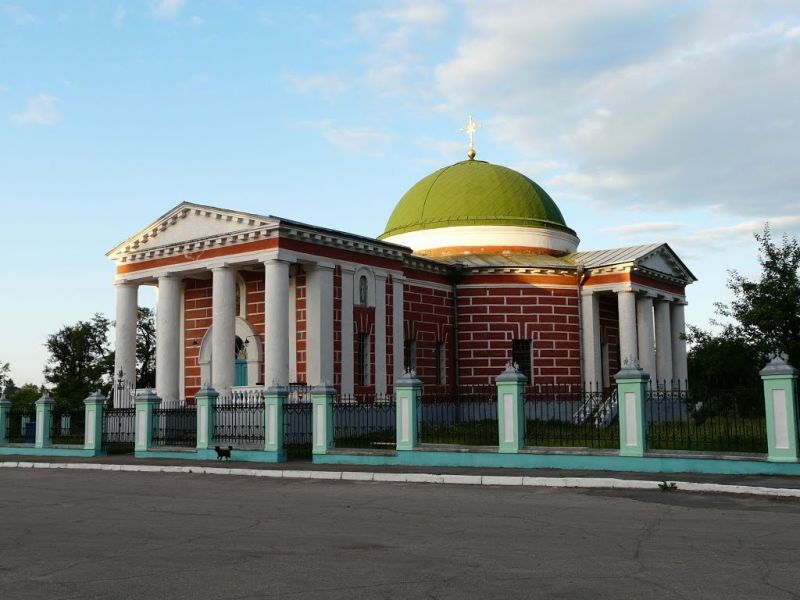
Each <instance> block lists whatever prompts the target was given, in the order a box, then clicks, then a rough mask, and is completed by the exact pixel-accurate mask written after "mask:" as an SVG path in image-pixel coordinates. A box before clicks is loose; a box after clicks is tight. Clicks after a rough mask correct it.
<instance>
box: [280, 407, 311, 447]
mask: <svg viewBox="0 0 800 600" xmlns="http://www.w3.org/2000/svg"><path fill="white" fill-rule="evenodd" d="M312 410H313V405H312V404H311V402H287V403H284V405H283V446H284V449H285V450H286V455H287V457H288V458H290V459H296V458H310V457H311V442H312V437H311V433H312V432H311V421H312V414H313V413H312Z"/></svg>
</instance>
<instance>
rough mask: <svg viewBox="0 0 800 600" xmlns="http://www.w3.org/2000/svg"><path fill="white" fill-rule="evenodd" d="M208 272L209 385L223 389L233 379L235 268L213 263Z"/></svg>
mask: <svg viewBox="0 0 800 600" xmlns="http://www.w3.org/2000/svg"><path fill="white" fill-rule="evenodd" d="M211 272H212V275H213V286H212V300H211V301H212V303H213V306H212V311H211V317H212V326H213V329H212V330H211V386H212V387H213V388H214V389H216V390H217V391H218V392H223V391H226V390H229V389H230V388H232V387H233V385H234V383H235V382H236V374H235V371H234V360H235V356H234V353H235V350H236V272H235V271H234V270H233V269H232V268H231V267H215V268H213V269H212V270H211Z"/></svg>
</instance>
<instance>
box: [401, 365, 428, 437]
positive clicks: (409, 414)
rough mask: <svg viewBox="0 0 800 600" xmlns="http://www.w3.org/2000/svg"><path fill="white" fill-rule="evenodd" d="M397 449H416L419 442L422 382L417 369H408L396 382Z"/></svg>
mask: <svg viewBox="0 0 800 600" xmlns="http://www.w3.org/2000/svg"><path fill="white" fill-rule="evenodd" d="M394 396H395V411H396V417H395V428H396V430H397V441H396V444H397V449H398V450H414V449H415V448H416V446H417V444H418V443H419V422H420V417H421V415H420V410H419V409H420V407H419V402H420V398H421V397H422V382H421V381H420V380H419V379H417V374H416V372H415V371H413V370H412V371H406V372H405V373H404V374H403V376H402V377H400V378H399V379H398V380H397V381H396V382H395V384H394Z"/></svg>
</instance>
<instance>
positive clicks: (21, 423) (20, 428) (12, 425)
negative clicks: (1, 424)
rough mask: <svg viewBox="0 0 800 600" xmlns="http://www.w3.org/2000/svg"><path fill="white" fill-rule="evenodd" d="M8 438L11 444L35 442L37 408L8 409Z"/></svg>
mask: <svg viewBox="0 0 800 600" xmlns="http://www.w3.org/2000/svg"><path fill="white" fill-rule="evenodd" d="M6 440H8V443H9V444H33V443H34V442H35V441H36V409H35V408H14V407H11V408H10V409H9V411H8V419H7V420H6Z"/></svg>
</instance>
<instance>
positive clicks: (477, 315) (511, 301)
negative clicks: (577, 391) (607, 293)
mask: <svg viewBox="0 0 800 600" xmlns="http://www.w3.org/2000/svg"><path fill="white" fill-rule="evenodd" d="M463 283H465V284H469V279H465V280H464V281H463ZM458 314H459V350H460V363H461V364H460V367H461V378H460V383H461V385H486V384H490V383H493V382H494V378H495V377H497V375H499V374H500V372H501V371H502V370H503V368H504V367H505V365H506V363H507V362H508V361H509V360H511V345H512V340H514V339H530V340H532V344H531V360H532V367H531V374H532V376H533V383H534V384H539V383H548V384H550V383H573V384H574V383H580V377H581V374H580V331H579V325H578V301H577V298H576V293H575V291H574V290H570V289H543V288H538V287H533V286H529V285H528V286H526V285H524V284H523V285H520V286H519V287H509V288H499V287H492V286H491V285H487V286H486V287H480V288H460V289H459V290H458Z"/></svg>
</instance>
